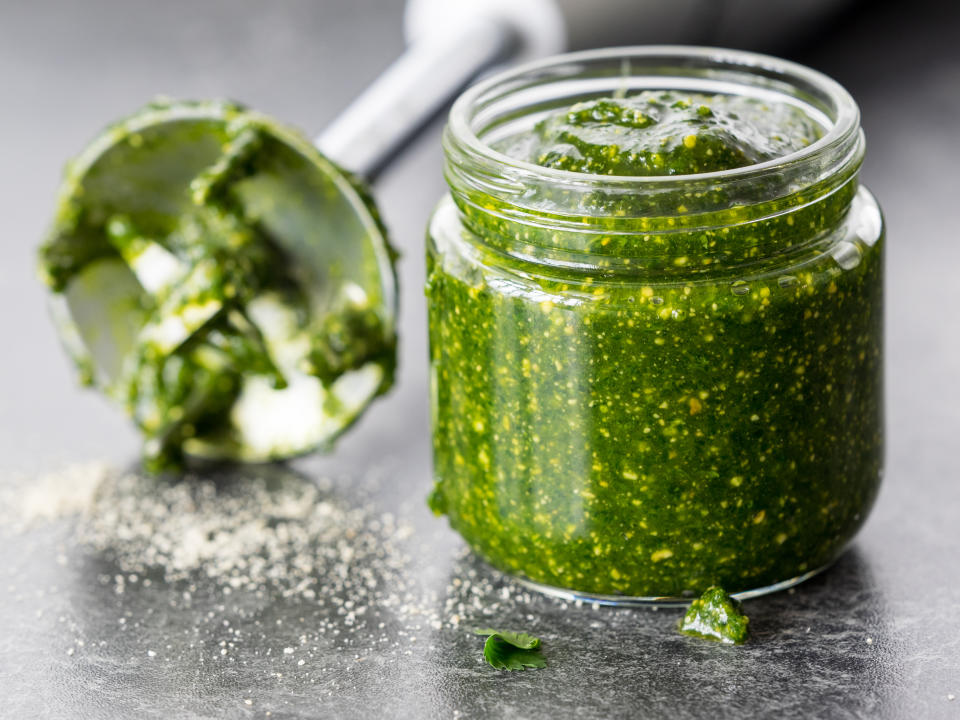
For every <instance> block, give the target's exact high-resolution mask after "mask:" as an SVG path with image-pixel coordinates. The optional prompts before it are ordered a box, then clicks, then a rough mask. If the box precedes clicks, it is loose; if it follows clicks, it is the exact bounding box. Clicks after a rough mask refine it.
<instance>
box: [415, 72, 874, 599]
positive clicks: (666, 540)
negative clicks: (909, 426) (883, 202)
mask: <svg viewBox="0 0 960 720" xmlns="http://www.w3.org/2000/svg"><path fill="white" fill-rule="evenodd" d="M518 84H519V83H518ZM504 86H505V87H506V86H507V83H506V82H505V83H504ZM489 87H491V88H493V87H495V82H494V81H491V82H490V85H489ZM506 94H507V93H504V95H506ZM492 95H493V93H492V91H491V96H492ZM477 97H480V95H479V93H478V94H477V95H475V96H474V98H477ZM847 97H848V96H847ZM851 103H852V101H851ZM476 104H477V106H480V105H481V103H480V102H479V101H477V103H476ZM465 107H467V109H465V110H463V112H465V113H468V112H469V106H467V105H465ZM554 107H557V105H555V106H554ZM453 112H454V113H457V112H458V109H457V107H455V108H454V111H453ZM517 114H519V113H517ZM494 124H495V123H491V125H494ZM451 125H454V123H453V122H451ZM829 130H830V125H829V122H827V121H825V120H824V119H823V118H819V117H817V116H816V115H815V113H813V112H809V111H808V110H807V109H806V108H805V107H804V105H803V103H801V102H799V101H789V102H788V101H786V100H783V101H775V100H771V99H769V98H765V97H764V98H759V97H753V96H750V95H749V94H748V93H745V94H744V95H739V94H735V93H710V92H691V91H682V90H663V89H656V90H641V91H639V92H636V93H633V94H623V95H619V96H610V97H594V98H589V99H585V100H584V99H580V101H579V102H576V103H574V104H572V106H569V107H568V109H563V108H560V109H553V110H550V111H549V112H547V113H545V114H544V113H541V114H540V115H538V116H537V120H536V122H535V123H532V124H531V125H530V126H529V127H527V128H526V129H524V130H521V131H519V132H515V133H513V134H511V135H508V136H506V137H500V138H497V139H496V141H495V142H492V143H491V145H492V147H486V148H484V149H482V150H479V151H476V149H475V148H473V150H470V148H471V146H470V144H469V142H467V141H462V142H461V140H462V138H460V135H461V134H463V132H464V131H463V129H462V127H460V126H456V127H453V128H452V129H451V127H448V130H447V137H446V152H447V159H448V165H447V178H448V182H449V183H450V186H451V195H450V196H448V197H447V198H445V199H444V200H442V201H441V203H440V205H439V206H438V209H437V211H436V212H435V215H434V217H433V219H432V220H431V224H430V229H429V233H428V253H427V255H428V278H427V286H426V287H427V289H426V292H427V298H428V311H429V324H430V361H431V391H432V415H433V443H434V458H435V475H436V481H437V482H436V486H435V490H434V492H433V494H432V496H431V499H430V501H431V506H432V508H433V509H434V511H435V512H437V513H438V514H446V515H447V516H448V518H449V521H450V524H451V525H452V526H453V528H455V529H456V530H457V531H458V532H459V533H460V534H461V535H463V537H464V538H465V539H466V540H467V541H468V543H469V544H470V545H471V546H472V547H473V548H474V549H475V550H476V551H477V552H478V553H479V554H480V555H482V556H483V557H484V558H486V559H487V560H488V561H489V562H491V563H492V564H493V565H494V566H496V567H498V568H500V569H502V570H505V571H508V572H511V573H514V574H517V575H519V576H520V577H522V578H526V579H528V580H531V581H534V582H535V583H538V584H542V585H544V586H548V587H552V588H563V589H568V590H573V591H576V592H577V593H581V594H588V595H611V596H632V597H681V596H689V595H691V594H693V593H696V594H699V593H700V592H702V591H704V590H705V589H706V588H708V587H710V586H713V585H720V586H723V587H724V588H725V589H727V590H729V591H731V592H738V591H747V590H752V589H760V588H764V587H767V586H771V585H774V584H777V583H782V582H785V581H790V580H791V579H794V578H797V577H800V576H804V574H807V573H810V572H811V571H815V570H816V569H818V568H820V567H822V566H824V565H825V564H827V563H829V562H830V561H831V560H832V559H833V558H834V557H835V556H836V555H837V553H838V552H839V551H840V550H841V549H842V547H843V546H844V545H845V544H846V543H847V541H848V540H849V539H850V538H851V537H852V536H853V534H854V533H855V532H856V530H857V529H858V528H859V526H860V525H861V523H862V522H863V520H864V518H865V515H866V513H867V511H868V510H869V508H870V506H871V504H872V502H873V500H874V497H875V494H876V492H877V489H878V484H879V478H880V472H881V463H882V392H881V378H882V376H881V345H882V342H881V341H882V337H881V332H882V295H881V293H882V262H881V247H882V230H881V227H880V220H879V217H880V216H879V212H878V211H877V209H876V205H875V203H874V201H873V198H872V196H870V195H869V193H867V192H866V191H865V190H863V189H858V185H857V177H856V172H857V170H858V168H859V160H860V157H862V141H861V145H860V146H859V149H858V150H855V152H854V154H855V155H856V153H857V152H858V153H859V155H858V156H857V157H855V159H854V161H852V164H851V165H849V166H844V167H843V168H839V169H837V170H836V171H835V172H832V173H831V174H830V175H829V176H828V177H827V178H826V179H825V180H824V179H822V178H821V179H818V180H816V181H814V182H810V183H808V184H805V185H804V184H800V185H797V186H796V187H793V188H791V190H790V191H789V192H780V190H781V189H782V186H781V185H780V184H778V183H780V182H781V178H782V176H783V175H771V174H769V173H759V172H758V174H757V176H756V177H755V178H752V179H748V180H738V179H737V178H739V177H741V176H736V177H734V179H733V181H730V182H725V181H724V175H723V173H725V172H727V171H730V170H734V169H737V168H750V167H751V166H755V165H757V164H761V163H770V162H771V161H774V162H776V161H778V160H782V161H783V163H784V168H785V170H784V174H785V173H787V172H788V171H789V162H790V156H791V155H793V154H797V153H800V155H802V153H803V152H804V150H805V149H806V148H808V147H809V146H811V145H813V144H815V143H817V141H818V140H820V138H821V137H823V136H824V135H825V134H826V133H827V132H828V131H829ZM477 134H478V136H480V138H481V143H483V136H482V133H480V132H478V133H477ZM851 142H852V141H851ZM465 147H466V148H468V150H464V149H463V148H465ZM471 151H475V154H474V155H470V152H471ZM800 155H796V157H800ZM477 158H479V159H477ZM474 161H475V162H476V167H477V168H480V167H481V166H483V171H482V172H481V171H480V170H477V171H476V173H475V174H471V172H472V170H471V167H472V166H471V165H470V163H471V162H474ZM516 161H522V162H521V163H520V164H519V165H518V164H517V162H516ZM484 162H486V165H484ZM497 162H499V163H502V167H503V172H504V175H505V179H504V180H503V181H502V183H500V184H499V185H498V184H497V183H496V182H495V181H488V180H487V178H488V177H489V175H490V168H491V167H492V166H494V165H495V164H496V163H497ZM798 162H800V161H799V160H798ZM524 163H526V164H524ZM531 165H535V166H539V167H541V168H543V169H544V171H543V176H542V178H540V177H538V176H537V175H536V173H537V170H536V168H533V167H530V166H531ZM517 167H519V168H521V170H522V173H525V174H523V178H524V179H522V180H516V179H515V176H519V175H520V174H521V170H516V168H517ZM558 170H560V171H567V172H564V173H557V171H558ZM484 173H486V174H484ZM705 173H710V174H712V176H705V177H713V178H716V179H715V181H714V180H711V184H709V185H706V184H698V181H697V177H696V176H697V175H698V174H705ZM641 176H647V177H661V176H666V177H672V176H683V177H682V178H680V180H678V182H677V183H674V184H672V185H667V186H665V187H666V189H660V188H659V187H657V186H654V185H651V186H649V187H651V188H656V191H654V190H650V191H647V190H645V189H644V187H647V186H639V185H638V186H637V187H638V188H639V189H637V190H635V191H628V192H621V191H620V190H619V188H621V187H623V186H621V185H615V184H608V180H607V179H608V178H609V180H610V182H612V183H617V182H620V181H621V179H622V178H624V177H626V178H630V180H631V181H632V180H633V179H635V178H637V177H641ZM751 177H752V176H751ZM479 178H482V179H484V182H481V181H480V180H479ZM530 178H533V179H532V180H531V179H530ZM541 179H542V184H541V185H538V184H537V183H538V182H539V181H540V180H541ZM525 180H529V184H528V185H527V186H526V187H524V188H522V189H518V188H519V186H520V185H523V184H524V182H525ZM704 182H705V181H704ZM578 183H579V184H578ZM684 183H686V184H684ZM584 187H585V188H586V189H583V188H584ZM502 188H508V189H506V190H505V189H502ZM544 188H546V189H544ZM874 221H875V222H874ZM851 228H860V230H861V232H860V235H859V236H858V238H854V239H853V240H851V237H852V231H851ZM864 228H867V229H868V230H869V232H867V231H865V230H864Z"/></svg>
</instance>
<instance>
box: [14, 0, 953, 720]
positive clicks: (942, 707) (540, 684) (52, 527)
mask: <svg viewBox="0 0 960 720" xmlns="http://www.w3.org/2000/svg"><path fill="white" fill-rule="evenodd" d="M399 15H400V7H399V3H389V4H388V3H385V2H384V3H380V2H375V1H374V0H363V1H362V2H360V1H356V0H355V1H349V0H337V1H336V2H334V1H333V0H331V1H330V2H325V3H313V2H307V1H306V0H289V1H286V2H283V3H270V4H265V3H254V2H246V1H244V2H236V1H235V0H213V1H211V2H207V3H202V4H200V3H188V2H184V1H180V0H178V1H177V2H170V3H162V4H159V3H150V2H147V1H146V0H135V1H134V2H119V1H116V0H111V1H109V2H108V1H107V0H99V1H98V2H95V3H70V2H66V1H65V0H61V1H57V2H51V3H43V4H37V3H8V4H7V5H6V6H5V7H4V11H3V21H2V22H0V96H2V97H3V98H4V101H5V104H4V110H5V112H4V113H3V114H2V116H0V137H2V138H3V140H2V141H0V193H2V197H3V198H4V199H5V203H4V213H5V219H6V234H5V241H4V242H3V243H2V245H0V307H2V310H0V313H2V318H3V328H4V329H5V332H6V338H7V342H6V343H5V344H4V350H3V353H2V354H0V367H2V370H3V375H2V379H0V387H2V392H0V469H2V470H3V471H4V473H3V474H4V478H3V479H2V480H0V483H2V485H0V487H4V486H9V485H10V484H11V483H12V482H13V481H12V480H11V479H10V478H9V477H7V476H9V475H10V473H11V472H13V471H14V470H17V471H25V472H27V473H28V474H30V473H32V472H34V471H38V470H45V469H51V468H57V467H61V466H63V465H64V464H66V463H72V462H77V461H83V460H91V459H105V460H107V461H110V462H112V463H115V464H118V465H121V466H123V465H127V464H129V463H131V462H133V460H134V459H135V457H136V446H137V439H136V437H135V435H134V433H133V432H132V430H131V429H130V428H129V427H128V426H127V424H126V421H125V420H124V418H123V416H122V414H121V413H119V412H116V411H115V410H114V409H113V408H111V407H109V406H108V405H107V403H106V402H105V401H104V400H102V399H101V398H99V397H97V396H96V395H95V394H94V393H90V392H85V391H83V390H80V389H78V388H76V387H75V384H74V379H73V375H72V372H71V369H70V368H69V366H68V363H67V361H66V359H65V358H64V356H63V354H62V353H61V351H60V349H59V348H58V346H57V341H56V338H55V335H54V333H53V330H52V327H51V325H50V323H49V322H48V320H47V318H46V315H45V311H44V293H43V290H42V289H41V288H40V287H39V285H38V284H37V283H36V282H35V280H34V279H33V253H34V248H35V246H36V244H37V242H38V239H39V237H40V236H41V235H42V233H43V231H44V228H45V226H46V224H47V222H48V219H49V214H50V212H51V210H52V207H53V192H54V190H55V188H56V184H57V178H58V175H59V169H60V167H61V165H62V162H63V160H64V159H65V158H66V157H68V156H69V155H70V154H72V153H75V152H76V151H77V150H78V149H79V148H80V147H81V146H82V144H83V143H84V142H85V141H86V140H88V139H89V138H91V137H92V136H93V135H94V134H95V133H96V131H97V130H98V129H99V128H100V126H101V125H103V124H104V123H105V122H106V121H108V120H110V119H112V118H113V117H115V116H117V115H119V114H121V113H124V112H127V111H130V110H131V109H133V108H136V107H138V106H139V105H140V104H141V103H142V102H143V101H144V100H145V99H147V98H148V97H149V96H151V95H152V94H155V93H166V94H170V95H176V96H194V97H205V96H218V95H226V96H230V97H235V98H238V99H241V100H243V101H246V102H248V103H249V104H251V105H253V106H255V107H258V108H260V109H263V110H265V111H267V112H270V113H273V114H275V115H277V116H278V117H280V118H282V119H284V120H286V121H288V122H291V123H293V124H297V125H299V126H301V127H303V128H304V129H306V130H308V131H311V132H315V131H317V130H319V129H320V128H321V127H322V126H323V124H324V123H325V122H326V121H328V120H329V119H330V118H331V117H332V116H333V115H334V114H335V113H336V112H337V111H338V110H339V109H341V108H342V107H343V106H344V105H345V104H346V103H347V102H348V101H349V99H350V98H351V97H352V95H353V94H354V93H355V92H356V91H357V90H358V89H359V88H360V87H362V86H363V85H364V84H365V83H366V82H368V81H369V80H370V79H372V78H373V77H374V76H375V75H376V73H377V72H378V71H379V70H380V69H382V68H383V67H384V66H386V64H387V63H388V62H389V61H390V59H391V58H392V57H393V56H394V55H395V54H396V53H397V52H398V51H399V49H400V47H401V37H400V32H399ZM958 22H960V15H958V12H957V9H956V7H955V6H953V5H951V4H948V3H941V2H937V0H919V1H918V2H917V3H914V4H913V5H911V6H910V7H909V9H907V8H904V6H903V5H902V3H894V2H890V3H886V4H883V5H878V4H865V5H863V6H861V7H859V8H858V9H854V10H853V11H851V12H849V13H847V14H845V15H844V16H842V17H841V18H838V19H837V21H836V23H835V25H833V26H832V27H831V28H830V29H824V30H823V31H822V32H821V33H820V35H819V37H818V38H816V41H815V42H809V43H807V44H806V45H803V46H797V47H794V48H791V49H789V52H790V53H792V56H794V57H796V58H797V59H799V60H801V61H804V62H807V63H809V64H812V65H814V66H815V67H818V68H820V69H823V70H825V71H827V72H829V73H831V74H833V75H834V76H835V77H836V78H837V79H838V80H840V81H841V82H843V83H844V84H845V85H847V86H848V87H849V88H850V90H851V91H852V92H853V93H854V95H855V96H856V97H857V99H858V100H859V102H860V104H861V107H862V111H863V117H864V127H865V129H866V132H867V137H868V146H869V148H868V158H867V162H866V165H865V168H864V179H865V181H866V182H867V184H868V185H869V186H870V187H871V189H872V190H873V191H874V192H875V193H876V195H877V196H878V198H879V199H880V201H881V203H882V205H883V207H884V209H885V211H886V214H887V220H888V224H889V237H890V242H889V246H888V250H889V256H888V286H887V288H888V296H887V297H888V305H887V320H888V326H887V327H888V342H887V350H888V353H887V358H888V366H887V367H888V386H887V387H888V419H889V450H888V456H887V457H888V463H887V475H886V480H885V486H884V489H883V491H882V493H881V496H880V499H879V501H878V504H877V506H876V508H875V510H874V512H873V515H872V516H871V518H870V520H869V522H868V523H867V525H866V527H865V528H864V530H863V532H862V533H861V534H860V536H859V537H858V539H857V540H856V542H855V543H854V545H853V547H852V548H851V549H850V551H849V552H848V553H847V554H845V555H844V556H843V558H842V559H841V560H840V561H839V562H838V563H837V564H836V565H835V566H834V567H833V568H831V569H830V570H829V571H827V572H825V573H824V574H822V575H821V576H819V577H817V578H815V579H813V580H811V581H809V582H807V583H806V584H804V585H802V586H800V587H798V588H797V589H796V590H795V591H794V592H785V593H780V594H778V595H774V596H770V597H767V598H760V599H756V600H752V601H749V602H748V603H746V611H747V612H748V614H749V615H750V618H751V630H752V632H753V639H752V640H751V641H750V643H749V644H747V645H745V646H743V647H726V646H721V645H717V644H712V643H705V642H700V641H696V640H693V639H690V638H684V637H682V636H680V635H678V634H676V633H675V632H674V624H675V623H676V621H677V619H678V618H679V616H680V611H679V610H678V609H660V610H652V609H647V610H616V609H608V608H597V609H594V608H592V607H590V606H585V607H575V606H565V605H564V604H563V603H561V602H559V601H556V600H550V599H546V598H543V597H540V596H530V595H528V594H526V593H524V592H523V591H522V589H519V588H518V587H517V586H515V585H514V584H513V583H511V582H509V581H507V580H505V579H503V578H502V577H500V576H499V575H497V574H496V573H493V572H492V571H490V570H488V569H487V568H486V567H484V566H483V565H482V564H480V563H478V562H477V561H475V560H473V559H471V558H470V557H469V556H465V555H463V553H462V548H461V543H460V541H459V539H458V538H457V536H456V535H454V534H453V533H452V532H450V531H449V529H447V528H446V526H445V523H444V522H443V521H442V520H437V519H435V518H433V517H432V516H430V515H429V513H428V512H427V510H426V509H425V507H424V504H423V499H424V497H425V496H426V493H427V492H428V490H429V487H430V460H429V442H428V437H429V436H428V410H427V404H426V397H427V396H426V371H425V362H426V349H425V327H424V315H425V313H424V302H423V297H422V292H421V287H422V282H423V263H422V259H421V258H422V237H423V227H424V224H425V221H426V217H427V214H428V212H429V210H430V208H431V207H432V205H433V203H434V202H435V200H436V199H437V198H438V197H439V195H440V193H441V192H442V188H443V181H442V178H441V174H440V149H439V142H438V132H437V130H438V126H434V127H431V128H430V129H428V131H427V132H426V133H425V134H424V136H423V137H422V138H421V139H420V140H419V141H418V142H417V143H416V144H415V145H414V147H413V148H412V149H411V151H410V152H408V153H406V154H405V155H404V156H402V157H401V158H399V159H398V161H397V163H396V164H395V165H394V166H393V167H392V168H391V169H390V170H388V171H387V172H386V173H385V175H384V176H383V177H382V178H381V180H380V182H379V184H378V187H377V195H378V198H379V201H380V204H381V206H382V208H383V210H384V214H385V217H386V220H387V222H388V223H389V225H390V226H391V228H392V229H393V231H394V236H395V238H396V241H397V243H398V244H399V246H400V247H401V248H402V249H403V251H404V255H405V256H404V260H403V261H402V264H401V282H402V287H403V299H402V300H403V305H402V310H403V318H402V325H401V328H402V332H403V337H402V343H403V344H402V357H401V360H402V363H401V376H400V380H399V383H398V386H397V388H396V389H395V390H394V392H393V393H392V394H391V395H390V396H389V397H388V398H386V399H385V400H383V401H380V402H378V403H377V405H376V406H375V407H374V408H373V409H372V411H371V412H370V413H369V414H368V415H367V416H366V417H365V418H364V419H363V420H362V421H361V423H360V424H359V425H358V426H357V427H356V428H355V429H354V430H353V431H352V432H351V433H350V434H349V435H348V436H347V437H346V438H344V439H343V441H342V442H341V443H340V445H339V446H338V448H337V451H336V452H335V453H334V454H333V455H331V456H328V457H312V458H308V459H306V460H303V461H300V462H298V463H295V464H294V465H293V466H292V468H291V472H292V473H293V476H294V480H292V482H307V483H310V482H314V481H315V480H316V479H317V478H320V477H331V478H334V481H333V483H332V486H331V487H330V488H329V489H328V492H329V494H330V496H331V497H332V498H335V499H336V501H337V502H338V503H342V504H344V505H345V506H347V507H351V506H354V505H359V504H361V503H363V504H366V505H370V506H371V507H372V508H374V510H375V511H376V512H383V511H388V510H389V511H390V512H392V513H394V514H395V515H396V516H397V517H398V518H399V519H400V520H401V521H402V522H403V523H406V524H409V525H411V526H412V527H413V530H414V532H413V533H412V535H411V536H410V537H409V538H407V539H405V540H404V541H403V543H402V545H403V548H404V553H405V554H406V555H407V556H409V560H406V559H403V562H402V566H403V568H404V573H403V574H402V576H399V577H398V576H390V577H391V578H392V579H391V580H390V582H392V583H393V584H394V585H396V592H397V593H398V594H399V595H400V597H399V599H398V600H397V602H396V603H394V602H393V601H391V602H389V603H386V604H385V605H384V607H383V608H379V609H378V608H373V609H371V610H369V611H368V612H369V613H370V615H369V616H368V618H367V619H362V620H360V621H357V620H354V621H351V622H349V623H348V621H347V617H348V614H349V613H348V612H344V613H341V612H340V610H341V609H343V607H344V605H343V603H344V602H346V601H347V600H348V598H324V602H319V601H318V600H316V599H314V600H309V599H307V598H306V597H304V596H303V595H302V594H301V595H297V594H293V595H290V594H285V593H283V592H279V591H275V590H266V591H263V592H252V591H245V590H242V589H238V590H233V591H231V592H230V593H229V594H226V593H225V592H224V589H223V586H222V584H220V583H216V582H213V581H210V580H203V579H193V580H185V581H178V582H177V583H173V584H170V583H166V582H163V581H162V579H161V578H160V577H159V576H158V575H157V574H156V573H153V574H151V573H147V574H146V575H144V576H140V575H138V576H137V580H136V581H132V580H130V579H129V575H128V574H126V573H124V576H125V579H124V580H123V581H122V582H120V581H118V580H117V575H118V574H119V573H120V569H119V568H118V567H117V566H116V564H115V563H114V561H113V560H111V558H110V557H109V556H108V555H107V554H104V553H99V552H94V551H91V550H89V549H86V548H85V547H84V546H82V545H78V544H77V543H76V541H75V535H74V531H73V530H72V529H71V521H69V520H58V521H54V522H48V523H44V524H40V525H38V526H36V527H35V528H33V529H31V530H29V531H27V532H24V533H11V532H9V529H8V528H3V529H0V697H2V700H0V715H2V716H4V717H49V718H60V717H98V718H99V717H103V718H126V717H134V716H136V717H181V718H220V717H230V718H233V717H237V718H243V717H273V718H306V717H346V718H353V717H358V718H360V717H410V718H447V717H456V716H459V717H464V718H474V717H475V718H483V717H504V716H507V717H528V718H549V717H581V718H593V717H597V718H600V717H634V716H670V717H674V718H684V717H744V716H751V717H802V718H806V717H830V718H834V717H840V718H842V717H882V718H900V717H924V718H940V717H944V718H948V717H957V716H960V699H952V698H953V697H960V626H958V624H957V623H956V621H955V617H956V613H957V605H958V602H960V579H958V578H960V573H958V571H960V553H958V547H960V523H958V522H957V513H958V510H960V483H957V477H958V474H960V453H958V449H957V443H956V435H957V432H958V431H960V383H958V380H957V376H958V370H960V366H958V361H957V358H958V357H960V321H958V318H957V307H960V284H958V283H957V282H956V279H955V278H956V275H957V272H958V270H957V268H960V245H958V244H957V242H956V238H955V234H956V228H957V227H958V226H960V205H958V204H957V202H956V190H957V178H956V173H957V161H958V159H960V156H958V154H957V136H956V133H957V128H958V127H960V100H958V97H960V95H958V93H957V92H956V90H957V88H958V87H960V53H958V50H957V47H956V40H955V29H956V27H957V25H958ZM238 482H243V478H242V477H241V478H240V479H239V481H238ZM352 567H353V568H354V570H356V571H357V572H360V571H362V570H363V568H362V567H358V566H357V565H353V566H352ZM144 579H150V580H151V583H150V584H149V586H148V585H146V584H145V583H144ZM118 589H122V592H118ZM386 591H387V588H384V587H381V588H380V589H379V590H378V592H386ZM184 593H188V595H184ZM387 595H389V593H387ZM406 596H409V598H408V599H407V600H405V597H406ZM384 597H386V595H385V596H384ZM335 601H336V602H335ZM338 603H339V604H338ZM461 605H462V606H463V607H462V609H461ZM453 615H459V616H460V623H459V626H455V625H454V624H453V623H452V616H453ZM480 621H482V623H481V622H480ZM380 623H383V627H380ZM473 624H484V625H488V624H497V625H500V626H503V627H508V628H510V627H514V628H517V629H525V630H528V631H530V632H532V633H534V634H537V635H539V636H541V637H542V638H543V641H544V654H545V657H546V658H547V661H548V663H549V665H550V666H549V667H548V668H547V669H545V670H539V671H526V672H523V673H511V674H507V673H498V672H496V671H494V670H492V669H491V668H489V667H487V666H485V665H484V664H483V663H482V661H481V659H480V648H481V646H482V639H481V638H478V637H476V636H473V635H471V634H470V633H469V632H468V629H469V628H470V627H472V625H473ZM414 638H415V639H414ZM221 643H222V644H221ZM288 649H289V650H290V652H287V650H288ZM222 651H226V652H222ZM301 661H302V664H301Z"/></svg>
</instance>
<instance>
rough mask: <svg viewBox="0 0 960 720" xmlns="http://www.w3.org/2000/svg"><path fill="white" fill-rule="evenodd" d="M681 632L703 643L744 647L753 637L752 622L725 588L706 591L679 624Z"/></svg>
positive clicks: (712, 588) (692, 604)
mask: <svg viewBox="0 0 960 720" xmlns="http://www.w3.org/2000/svg"><path fill="white" fill-rule="evenodd" d="M679 629H680V632H681V633H682V634H684V635H690V636H691V637H698V638H703V639H704V640H716V641H719V642H722V643H726V644H728V645H742V644H743V643H744V642H746V640H747V636H748V635H749V634H750V618H748V617H747V616H746V615H744V614H743V607H742V606H741V605H740V602H739V601H738V600H736V599H734V598H732V597H730V596H729V595H728V594H727V593H726V592H725V591H724V590H723V589H722V588H719V587H710V588H707V589H706V590H705V591H704V592H703V595H701V596H700V597H698V598H697V599H696V600H694V601H693V602H692V603H690V607H689V608H688V609H687V612H686V614H685V615H684V616H683V619H682V620H680V623H679Z"/></svg>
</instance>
